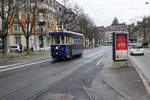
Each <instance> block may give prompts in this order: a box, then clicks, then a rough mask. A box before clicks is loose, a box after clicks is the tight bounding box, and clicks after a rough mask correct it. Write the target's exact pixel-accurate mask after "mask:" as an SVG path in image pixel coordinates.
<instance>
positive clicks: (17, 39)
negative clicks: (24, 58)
mask: <svg viewBox="0 0 150 100" xmlns="http://www.w3.org/2000/svg"><path fill="white" fill-rule="evenodd" d="M15 43H16V44H21V37H20V36H16V37H15Z"/></svg>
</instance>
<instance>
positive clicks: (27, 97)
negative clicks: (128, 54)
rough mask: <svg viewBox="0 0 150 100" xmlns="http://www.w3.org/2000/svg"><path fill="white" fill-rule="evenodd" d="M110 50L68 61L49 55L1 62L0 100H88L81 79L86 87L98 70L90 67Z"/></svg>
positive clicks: (88, 53) (88, 52)
mask: <svg viewBox="0 0 150 100" xmlns="http://www.w3.org/2000/svg"><path fill="white" fill-rule="evenodd" d="M111 50H112V49H111V48H110V47H101V48H94V49H88V50H84V54H83V56H82V57H81V58H74V59H72V60H68V61H54V60H53V59H51V57H49V56H41V57H32V58H24V59H16V60H10V61H1V62H0V100H32V99H35V100H36V99H37V100H55V99H56V100H67V99H68V100H69V99H70V98H73V100H89V96H88V95H87V93H86V92H85V91H84V89H83V86H82V84H81V80H82V81H84V83H85V85H86V86H88V85H90V84H91V82H92V81H93V80H94V78H95V77H96V75H95V74H96V73H97V72H99V71H100V68H99V67H97V66H93V65H96V63H97V61H98V60H99V59H100V58H102V57H103V56H104V54H105V53H108V52H111ZM59 98H66V99H59Z"/></svg>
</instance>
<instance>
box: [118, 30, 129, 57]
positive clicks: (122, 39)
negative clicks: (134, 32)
mask: <svg viewBox="0 0 150 100" xmlns="http://www.w3.org/2000/svg"><path fill="white" fill-rule="evenodd" d="M127 39H128V36H127V34H124V33H123V34H121V33H119V34H116V60H127V59H128V40H127Z"/></svg>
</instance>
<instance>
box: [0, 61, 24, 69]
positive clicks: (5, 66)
mask: <svg viewBox="0 0 150 100" xmlns="http://www.w3.org/2000/svg"><path fill="white" fill-rule="evenodd" d="M25 63H26V62H23V63H16V64H11V65H5V66H0V68H7V67H12V66H17V65H21V64H25Z"/></svg>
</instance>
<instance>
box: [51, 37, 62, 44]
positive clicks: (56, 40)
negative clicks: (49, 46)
mask: <svg viewBox="0 0 150 100" xmlns="http://www.w3.org/2000/svg"><path fill="white" fill-rule="evenodd" d="M53 44H60V37H58V36H55V37H53Z"/></svg>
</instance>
